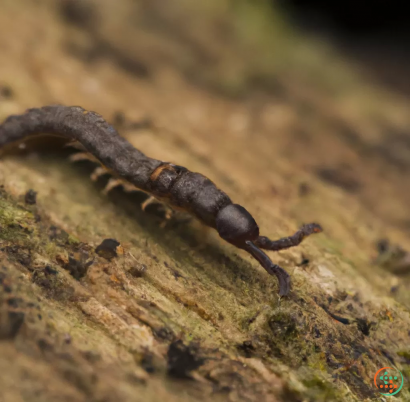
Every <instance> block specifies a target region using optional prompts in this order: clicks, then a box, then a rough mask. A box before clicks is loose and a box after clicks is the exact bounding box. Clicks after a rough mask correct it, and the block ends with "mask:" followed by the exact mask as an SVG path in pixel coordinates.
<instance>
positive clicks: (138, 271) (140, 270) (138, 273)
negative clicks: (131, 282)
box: [128, 264, 147, 278]
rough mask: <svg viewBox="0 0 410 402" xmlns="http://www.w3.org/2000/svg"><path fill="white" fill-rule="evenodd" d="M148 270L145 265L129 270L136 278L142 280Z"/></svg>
mask: <svg viewBox="0 0 410 402" xmlns="http://www.w3.org/2000/svg"><path fill="white" fill-rule="evenodd" d="M146 270H147V266H146V265H144V264H141V265H138V266H133V267H131V268H130V269H129V271H128V272H129V273H130V274H131V275H132V276H133V277H135V278H141V277H142V276H143V275H144V273H145V272H146Z"/></svg>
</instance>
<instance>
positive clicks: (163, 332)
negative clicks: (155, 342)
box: [153, 327, 175, 341]
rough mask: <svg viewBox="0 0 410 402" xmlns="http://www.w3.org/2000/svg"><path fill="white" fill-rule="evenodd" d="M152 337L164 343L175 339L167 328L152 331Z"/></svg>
mask: <svg viewBox="0 0 410 402" xmlns="http://www.w3.org/2000/svg"><path fill="white" fill-rule="evenodd" d="M153 332H154V335H155V336H156V337H157V338H159V339H161V340H164V341H173V340H174V339H175V334H174V332H173V331H172V330H171V329H169V328H167V327H161V328H157V329H154V331H153Z"/></svg>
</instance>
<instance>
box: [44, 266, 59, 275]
mask: <svg viewBox="0 0 410 402" xmlns="http://www.w3.org/2000/svg"><path fill="white" fill-rule="evenodd" d="M44 272H45V273H46V274H47V275H57V274H58V271H57V270H56V269H53V268H51V267H50V265H46V267H45V268H44Z"/></svg>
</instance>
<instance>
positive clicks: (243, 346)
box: [236, 341, 256, 357]
mask: <svg viewBox="0 0 410 402" xmlns="http://www.w3.org/2000/svg"><path fill="white" fill-rule="evenodd" d="M236 347H237V349H238V350H240V351H241V352H243V354H244V355H245V357H252V356H253V354H254V353H255V350H256V348H255V346H254V345H253V343H252V341H244V342H242V343H240V344H239V345H237V346H236Z"/></svg>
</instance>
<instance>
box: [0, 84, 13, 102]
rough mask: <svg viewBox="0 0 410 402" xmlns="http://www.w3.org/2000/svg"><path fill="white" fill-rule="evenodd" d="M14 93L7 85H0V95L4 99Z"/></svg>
mask: <svg viewBox="0 0 410 402" xmlns="http://www.w3.org/2000/svg"><path fill="white" fill-rule="evenodd" d="M13 95H14V93H13V90H12V89H11V87H9V86H8V85H4V84H3V85H0V96H1V97H2V98H4V99H11V98H12V97H13Z"/></svg>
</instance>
